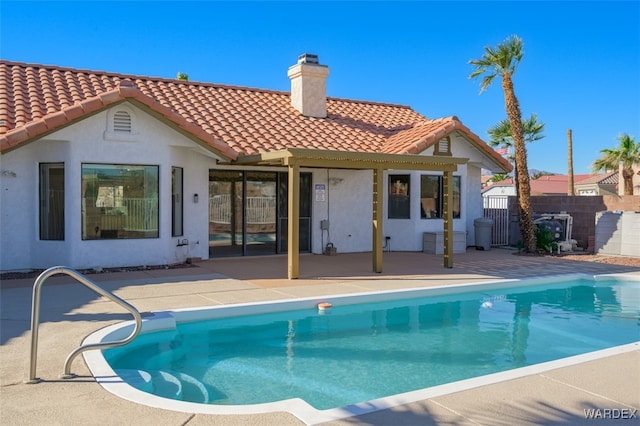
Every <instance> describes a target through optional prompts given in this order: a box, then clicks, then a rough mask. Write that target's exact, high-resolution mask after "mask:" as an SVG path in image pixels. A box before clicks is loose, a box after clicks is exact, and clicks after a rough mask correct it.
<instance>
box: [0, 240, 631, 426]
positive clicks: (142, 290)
mask: <svg viewBox="0 0 640 426" xmlns="http://www.w3.org/2000/svg"><path fill="white" fill-rule="evenodd" d="M442 265H443V262H442V256H440V255H431V254H425V253H399V252H391V253H388V252H385V253H384V270H383V273H381V274H377V273H373V272H371V270H372V265H371V253H357V254H338V255H337V256H321V255H303V256H301V257H300V279H297V280H288V279H287V258H286V256H270V257H245V258H226V259H215V260H208V261H203V262H200V263H196V264H194V265H193V267H190V268H176V269H149V270H145V271H128V272H109V273H101V274H91V275H88V278H89V279H90V280H92V281H94V282H96V283H97V284H99V285H101V286H102V287H104V288H105V289H107V290H109V291H112V292H114V293H115V294H117V295H118V296H120V297H122V298H123V299H125V300H127V301H128V302H129V303H131V304H132V305H134V306H135V307H136V308H137V309H138V310H140V311H141V312H143V311H151V310H154V311H157V310H163V309H169V308H186V307H198V306H211V305H218V304H233V303H245V302H257V301H267V300H279V299H290V298H298V297H311V296H322V295H330V294H346V293H362V292H369V291H376V290H386V289H398V288H412V287H428V286H435V285H446V284H456V283H465V282H481V281H489V280H497V279H510V278H524V277H536V276H543V275H558V274H566V273H575V272H581V273H587V274H607V273H630V274H635V275H640V269H639V268H637V267H630V266H617V265H608V264H600V263H595V262H581V261H579V260H565V259H562V258H557V257H531V256H516V255H514V254H513V251H510V250H504V249H492V250H489V251H476V250H468V251H467V252H466V253H463V254H457V255H455V256H454V267H453V268H451V269H447V268H444V267H443V266H442ZM1 284H2V286H1V289H0V295H1V315H2V327H1V339H2V346H1V347H0V359H1V360H2V362H1V365H0V377H1V388H0V396H1V401H2V402H1V407H0V420H1V421H2V423H3V424H12V425H41V424H47V425H69V424H85V425H91V424H100V425H128V424H131V423H133V422H135V423H136V424H140V425H146V424H149V425H176V426H177V425H185V424H189V425H190V426H191V425H234V424H237V425H240V424H242V425H247V424H251V425H272V424H278V425H299V424H302V423H301V422H300V420H298V419H297V418H296V417H294V416H293V415H291V414H288V413H284V412H281V413H270V414H260V415H237V416H226V415H225V416H223V415H202V414H191V413H181V412H173V411H168V410H162V409H157V408H151V407H147V406H142V405H139V404H135V403H132V402H129V401H126V400H123V399H120V398H119V397H116V396H114V395H112V394H110V393H108V392H107V391H105V390H104V389H103V388H102V387H101V386H99V385H98V384H96V383H95V381H94V379H93V378H92V377H91V375H90V373H89V371H88V369H87V368H86V366H85V364H84V361H83V360H81V359H76V361H75V362H74V363H73V365H72V371H73V372H74V373H76V374H78V377H77V378H75V379H73V380H61V379H59V378H58V376H59V375H60V373H61V372H62V367H63V364H64V360H65V358H66V356H67V355H68V354H69V353H70V352H71V351H72V350H73V349H74V348H75V347H77V345H78V344H79V343H80V342H81V340H82V339H83V338H84V337H85V336H86V335H88V334H90V333H91V332H93V331H95V330H97V329H100V328H102V327H105V326H107V325H109V324H113V323H115V322H120V321H124V320H128V319H130V315H128V314H127V313H126V312H124V311H122V310H121V309H120V308H119V307H118V306H117V305H115V304H114V303H112V302H109V301H107V300H106V299H104V298H101V297H99V296H97V295H96V294H95V293H93V292H92V291H90V290H88V289H86V288H84V287H83V286H81V285H79V284H77V283H74V282H73V279H71V278H70V277H66V276H55V277H52V278H51V279H50V280H49V281H47V284H45V286H44V287H43V290H42V310H41V327H40V339H39V345H38V348H39V356H38V369H37V373H38V377H41V378H42V379H43V382H41V383H39V384H37V385H27V384H24V383H23V380H24V379H26V377H27V375H28V368H29V343H30V333H29V328H30V310H31V286H32V284H33V279H32V278H31V279H20V280H5V281H2V283H1ZM638 380H640V347H638V349H637V350H635V351H632V352H627V353H621V354H618V355H613V356H610V357H607V358H602V359H597V360H593V361H588V362H585V363H581V364H578V365H573V366H569V367H564V368H559V369H556V370H553V371H548V372H545V373H543V374H536V375H532V376H527V377H524V378H520V379H515V380H510V381H507V382H502V383H498V384H493V385H488V386H483V387H480V388H476V389H471V390H467V391H463V392H458V393H453V394H448V395H444V396H439V397H435V398H431V399H428V400H424V401H421V402H418V403H412V404H407V405H402V406H398V407H395V408H392V409H387V410H382V411H378V412H375V413H371V414H368V415H365V416H360V417H352V418H348V419H345V420H341V421H334V422H330V424H334V425H349V424H370V425H386V424H394V425H414V424H421V425H432V424H433V425H436V424H478V423H480V424H492V425H500V424H504V425H511V424H567V425H568V424H583V423H585V422H586V420H585V414H584V410H585V409H603V410H604V409H618V410H630V411H632V410H633V409H638V408H640V394H639V393H638V391H637V388H638ZM636 417H637V414H636ZM636 420H637V419H636Z"/></svg>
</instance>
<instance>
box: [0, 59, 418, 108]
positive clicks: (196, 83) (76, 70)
mask: <svg viewBox="0 0 640 426" xmlns="http://www.w3.org/2000/svg"><path fill="white" fill-rule="evenodd" d="M0 64H6V65H8V66H18V67H23V68H43V69H46V70H51V71H54V70H55V71H61V72H72V73H76V74H100V75H105V76H108V77H117V78H119V79H122V80H131V81H132V82H134V83H135V80H143V81H153V82H162V83H174V84H180V85H189V86H205V87H215V88H220V89H229V90H243V91H250V92H261V93H272V94H279V95H284V96H290V95H291V92H289V91H283V90H275V89H264V88H259V87H250V86H238V85H230V84H223V83H212V82H206V81H189V80H179V79H176V78H169V77H159V76H148V75H138V74H125V73H119V72H113V71H104V70H94V69H89V68H73V67H68V66H60V65H53V64H39V63H30V62H19V61H11V60H6V59H0ZM327 100H332V101H338V102H350V103H358V104H364V105H379V106H386V107H394V108H403V109H408V110H410V111H413V108H412V107H411V106H409V105H403V104H396V103H391V102H378V101H368V100H361V99H350V98H341V97H336V96H328V97H327ZM425 118H426V117H425Z"/></svg>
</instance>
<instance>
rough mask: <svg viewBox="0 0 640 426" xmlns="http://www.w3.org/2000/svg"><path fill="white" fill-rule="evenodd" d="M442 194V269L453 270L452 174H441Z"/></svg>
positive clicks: (448, 171) (450, 172) (447, 172)
mask: <svg viewBox="0 0 640 426" xmlns="http://www.w3.org/2000/svg"><path fill="white" fill-rule="evenodd" d="M442 192H443V193H444V194H443V195H444V200H443V210H444V267H445V268H453V210H452V209H451V207H452V204H453V172H452V171H450V170H446V171H445V172H444V173H443V179H442Z"/></svg>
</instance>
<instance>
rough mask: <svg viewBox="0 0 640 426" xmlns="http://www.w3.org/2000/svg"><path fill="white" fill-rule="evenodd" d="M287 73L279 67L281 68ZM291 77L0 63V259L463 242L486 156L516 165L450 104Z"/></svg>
mask: <svg viewBox="0 0 640 426" xmlns="http://www.w3.org/2000/svg"><path fill="white" fill-rule="evenodd" d="M285 71H287V70H283V76H284V74H285ZM287 74H288V77H289V78H290V80H291V92H290V93H289V92H280V91H272V90H263V89H255V88H249V87H232V86H225V85H220V84H211V83H202V82H193V81H184V80H174V79H167V78H155V77H144V76H136V75H123V74H117V73H111V72H102V71H90V70H83V69H70V68H62V67H59V66H50V65H38V64H26V63H17V62H10V61H5V60H2V61H0V183H1V190H0V231H1V243H0V271H3V272H5V271H17V270H33V269H44V268H47V267H50V266H54V265H66V266H69V267H72V268H76V269H89V268H107V267H120V266H138V265H164V264H174V263H181V262H185V261H186V260H187V259H198V258H200V259H208V258H216V257H220V256H249V255H264V254H277V253H287V254H288V256H289V277H290V278H297V276H298V269H297V268H298V265H297V259H298V257H297V256H298V254H299V253H304V252H307V253H317V254H321V253H324V252H326V251H327V247H334V248H336V249H337V252H338V253H345V252H367V251H371V252H372V260H373V268H374V270H375V271H381V270H382V253H383V250H385V249H387V250H389V249H391V250H393V251H422V250H423V234H424V233H425V232H435V233H439V232H443V233H444V235H445V237H446V240H447V242H446V250H445V266H447V265H449V266H450V264H451V259H450V257H451V254H452V253H453V252H452V244H451V238H452V236H453V235H454V233H457V235H463V237H464V239H465V241H466V242H467V245H473V244H474V227H473V223H474V222H473V221H474V219H476V218H478V217H481V216H482V197H481V191H480V189H481V184H480V182H481V170H482V169H487V170H491V171H493V172H495V173H506V172H509V171H510V170H511V167H510V165H509V163H508V162H507V161H506V160H504V159H503V158H502V157H501V156H500V155H498V154H497V153H496V152H495V151H494V150H493V149H492V148H491V147H489V146H488V145H487V144H486V143H485V142H483V141H482V140H481V139H480V138H479V137H478V136H477V135H476V134H475V133H473V132H472V131H471V130H469V129H468V128H467V127H465V126H464V125H463V124H462V122H461V121H460V120H459V119H458V118H457V117H455V116H453V117H444V118H437V119H429V118H426V117H424V116H422V115H420V114H419V113H417V112H416V111H414V110H412V109H411V108H410V107H408V106H402V105H392V104H385V103H376V102H369V101H356V100H350V99H340V98H334V97H328V96H327V93H326V79H327V77H328V74H329V68H328V67H327V66H325V65H322V64H320V63H319V61H318V58H317V56H315V55H309V54H305V55H301V56H300V58H299V59H298V61H297V63H295V64H294V65H293V66H291V67H290V68H289V69H288V72H287Z"/></svg>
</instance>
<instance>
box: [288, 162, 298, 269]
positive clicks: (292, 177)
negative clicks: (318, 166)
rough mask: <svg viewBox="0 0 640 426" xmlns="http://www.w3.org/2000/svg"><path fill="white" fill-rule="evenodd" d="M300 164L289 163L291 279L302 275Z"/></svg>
mask: <svg viewBox="0 0 640 426" xmlns="http://www.w3.org/2000/svg"><path fill="white" fill-rule="evenodd" d="M299 198H300V166H299V165H297V164H289V194H288V208H287V210H288V219H287V236H288V237H287V239H288V241H287V264H288V277H289V279H290V280H293V279H297V278H298V276H299V275H300V272H299V271H300V199H299Z"/></svg>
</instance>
